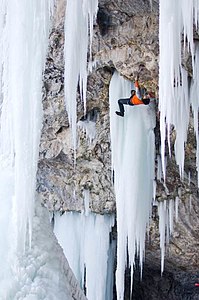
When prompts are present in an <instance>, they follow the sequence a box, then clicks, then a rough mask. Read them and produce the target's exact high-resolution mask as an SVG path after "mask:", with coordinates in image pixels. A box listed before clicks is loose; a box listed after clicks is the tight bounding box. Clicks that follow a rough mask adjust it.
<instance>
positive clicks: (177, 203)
mask: <svg viewBox="0 0 199 300" xmlns="http://www.w3.org/2000/svg"><path fill="white" fill-rule="evenodd" d="M178 206H179V197H176V199H175V219H176V222H177V221H178Z"/></svg>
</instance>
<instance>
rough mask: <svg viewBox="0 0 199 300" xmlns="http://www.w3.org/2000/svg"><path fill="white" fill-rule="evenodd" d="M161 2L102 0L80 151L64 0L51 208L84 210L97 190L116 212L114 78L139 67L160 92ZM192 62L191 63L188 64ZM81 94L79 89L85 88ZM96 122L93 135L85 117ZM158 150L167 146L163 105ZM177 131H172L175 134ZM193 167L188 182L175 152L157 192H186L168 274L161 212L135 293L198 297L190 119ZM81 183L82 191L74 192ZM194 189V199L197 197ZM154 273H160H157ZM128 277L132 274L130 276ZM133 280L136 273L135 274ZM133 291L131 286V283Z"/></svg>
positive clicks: (53, 70) (48, 83)
mask: <svg viewBox="0 0 199 300" xmlns="http://www.w3.org/2000/svg"><path fill="white" fill-rule="evenodd" d="M158 6H159V3H158V1H156V0H154V1H150V0H127V1H121V0H114V1H113V0H100V1H99V11H98V15H97V20H96V24H95V25H94V39H93V61H94V62H95V64H94V67H93V71H92V72H91V73H90V74H89V77H88V89H87V90H88V91H87V115H86V116H84V111H83V104H82V103H81V101H80V100H79V101H78V121H79V125H80V126H79V127H78V128H79V129H78V132H79V139H78V149H77V157H76V168H75V169H74V155H73V150H72V144H71V133H70V128H69V124H68V118H67V113H66V111H65V107H64V79H63V76H64V61H63V44H64V8H65V2H64V0H59V1H58V2H57V8H56V13H55V19H54V24H53V28H52V32H51V35H50V44H49V51H48V56H47V61H46V69H45V74H44V86H43V107H44V119H43V131H42V138H41V146H40V160H39V171H38V191H39V192H40V194H41V197H42V201H43V203H44V205H45V206H46V207H48V209H49V210H51V211H66V210H75V211H81V209H82V208H83V203H84V191H85V190H89V193H90V203H89V206H90V208H91V210H92V211H94V212H97V213H101V214H104V213H112V212H115V196H114V190H113V183H112V177H113V176H112V171H111V148H110V128H109V127H110V126H109V102H108V89H109V82H110V79H111V76H112V74H113V71H114V70H117V71H118V72H119V73H120V74H121V75H123V76H124V77H126V78H128V79H130V80H133V79H134V77H135V74H136V73H137V72H138V71H139V73H140V81H141V84H144V85H145V86H146V87H147V88H149V89H152V90H153V91H154V92H155V93H156V95H158V51H159V45H158V34H159V33H158V20H159V11H158ZM188 68H189V66H188ZM77 96H78V94H77ZM88 121H91V122H93V124H95V136H94V137H93V139H92V142H89V141H88V139H87V137H86V134H85V132H84V131H83V130H82V126H83V123H84V122H88ZM155 134H156V150H157V155H158V154H159V153H158V152H159V145H160V137H159V124H158V113H157V126H156V129H155ZM174 140H175V133H174V132H173V133H172V141H174ZM185 171H186V174H187V178H188V174H189V173H190V180H188V179H186V178H185V180H184V182H182V181H181V180H180V178H179V175H178V168H177V166H176V164H175V161H174V158H173V157H172V159H171V160H170V162H169V164H168V171H167V182H166V186H167V188H165V186H164V185H163V184H162V182H160V181H157V196H156V197H157V200H158V201H162V200H164V199H168V200H170V199H175V197H176V196H179V198H180V203H179V218H178V222H177V223H176V224H175V229H174V233H173V236H172V237H171V239H170V244H169V245H168V247H167V252H166V257H165V273H164V274H163V277H162V278H161V276H160V250H159V234H158V216H157V213H156V207H155V206H154V208H153V220H152V225H151V229H150V235H149V240H148V241H147V251H146V263H145V268H144V270H145V271H144V281H143V283H139V279H138V276H137V274H136V276H135V277H136V281H135V282H136V283H135V288H134V289H135V291H134V293H135V294H134V296H135V299H198V298H199V295H198V293H199V292H198V291H197V290H196V289H195V288H194V281H197V276H199V274H198V241H197V239H198V227H199V225H198V224H197V223H198V214H199V209H198V189H197V179H196V169H195V138H194V133H193V128H192V126H191V125H190V129H189V138H188V143H187V147H186V161H185ZM74 191H75V193H74ZM190 196H191V199H192V200H191V204H190ZM151 274H152V278H151ZM127 277H128V276H127ZM127 281H128V280H127ZM126 297H127V298H126V299H129V298H128V297H129V296H128V289H127V291H126Z"/></svg>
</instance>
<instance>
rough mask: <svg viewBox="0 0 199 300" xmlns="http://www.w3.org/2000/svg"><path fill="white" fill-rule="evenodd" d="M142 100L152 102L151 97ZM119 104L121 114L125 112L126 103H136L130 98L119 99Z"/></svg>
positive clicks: (147, 102)
mask: <svg viewBox="0 0 199 300" xmlns="http://www.w3.org/2000/svg"><path fill="white" fill-rule="evenodd" d="M142 102H143V104H145V105H148V104H149V103H150V99H142ZM118 104H119V108H120V112H121V114H124V105H130V106H134V104H132V103H131V102H130V98H126V99H119V100H118Z"/></svg>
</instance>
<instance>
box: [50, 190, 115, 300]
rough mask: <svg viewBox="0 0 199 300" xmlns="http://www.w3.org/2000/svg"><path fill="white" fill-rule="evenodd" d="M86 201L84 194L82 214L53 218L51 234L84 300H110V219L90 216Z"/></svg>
mask: <svg viewBox="0 0 199 300" xmlns="http://www.w3.org/2000/svg"><path fill="white" fill-rule="evenodd" d="M88 197H89V195H88V193H87V192H85V211H84V212H82V213H81V214H80V213H77V212H66V213H64V214H63V215H62V216H59V215H58V214H57V215H56V216H55V226H54V231H55V234H56V236H57V239H58V241H59V243H60V245H61V246H62V247H63V249H64V253H65V256H66V257H67V259H68V262H69V264H70V266H71V269H72V270H73V272H74V274H75V276H76V278H77V279H78V281H79V283H80V285H81V287H82V288H85V290H86V296H87V298H88V299H89V300H92V299H96V300H105V299H112V298H111V297H112V296H111V297H110V295H112V292H113V264H114V254H115V253H114V249H115V248H114V247H115V244H114V243H111V244H110V241H109V239H110V237H109V234H110V231H111V229H112V226H113V225H114V216H113V215H99V214H94V213H91V212H90V211H89V209H88V202H87V201H88ZM108 267H109V268H108ZM107 295H109V296H108V297H110V298H107Z"/></svg>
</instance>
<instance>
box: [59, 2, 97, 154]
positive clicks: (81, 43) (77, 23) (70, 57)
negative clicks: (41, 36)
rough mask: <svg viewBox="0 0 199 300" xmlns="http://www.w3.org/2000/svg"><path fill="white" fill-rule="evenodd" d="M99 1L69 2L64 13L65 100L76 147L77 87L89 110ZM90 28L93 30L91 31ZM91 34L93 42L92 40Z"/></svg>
mask: <svg viewBox="0 0 199 300" xmlns="http://www.w3.org/2000/svg"><path fill="white" fill-rule="evenodd" d="M97 10H98V0H73V1H67V5H66V14H65V45H64V55H65V73H64V76H65V83H64V84H65V103H66V109H67V112H68V118H69V124H70V126H71V129H72V136H73V147H74V150H75V149H76V123H77V95H76V94H77V86H78V84H79V89H80V97H81V100H83V102H84V113H86V88H87V63H88V62H87V53H88V48H89V46H90V57H91V45H92V37H93V21H94V19H95V17H96V14H97ZM89 28H90V31H89ZM89 36H90V42H89Z"/></svg>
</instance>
